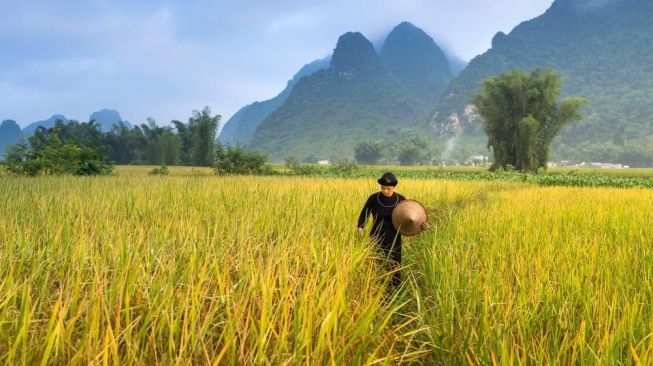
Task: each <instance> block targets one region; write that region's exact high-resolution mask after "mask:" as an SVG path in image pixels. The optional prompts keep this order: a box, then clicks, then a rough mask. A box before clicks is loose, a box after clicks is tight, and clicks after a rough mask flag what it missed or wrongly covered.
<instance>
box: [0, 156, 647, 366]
mask: <svg viewBox="0 0 653 366" xmlns="http://www.w3.org/2000/svg"><path fill="white" fill-rule="evenodd" d="M191 169H192V168H182V169H178V168H171V169H170V170H171V174H170V176H163V177H161V176H147V172H148V171H149V169H148V167H130V168H127V169H125V168H122V167H120V169H119V170H118V175H116V176H108V177H38V178H16V177H0V363H3V364H73V365H78V364H138V365H141V364H143V365H146V364H147V365H149V364H216V365H217V364H227V365H231V364H234V365H235V364H270V365H278V364H334V365H342V364H392V365H394V364H414V363H418V364H447V365H449V364H499V363H502V364H510V363H513V364H520V363H521V364H533V363H559V364H569V363H580V364H614V363H624V364H638V363H642V364H647V363H651V362H653V358H651V357H652V354H653V351H652V350H653V339H652V338H651V329H652V328H653V327H652V325H653V308H652V307H651V303H650V302H651V295H652V288H651V277H652V275H653V253H652V251H651V249H650V246H651V243H652V242H653V228H652V226H651V225H650V223H651V222H653V214H652V213H651V211H653V210H651V209H650V208H651V205H652V204H653V192H651V191H649V190H647V189H638V188H635V189H615V188H610V189H607V188H600V189H599V188H567V187H539V186H536V185H533V184H525V183H518V182H506V181H457V180H427V179H412V178H411V179H404V178H403V177H402V176H401V175H400V180H401V183H400V186H399V187H398V188H399V191H400V192H401V193H402V194H404V195H405V196H407V197H409V198H415V199H417V200H419V201H420V202H422V203H423V204H425V206H427V208H428V210H429V212H430V214H431V224H432V225H433V227H434V229H433V230H432V231H429V232H425V233H423V234H422V235H420V236H418V237H416V238H409V239H407V240H405V241H404V254H405V255H404V258H405V259H404V262H403V265H404V268H403V269H402V272H403V274H404V278H405V284H404V288H403V289H402V290H401V291H400V292H398V293H389V292H388V291H387V290H386V286H385V282H386V280H387V278H388V273H386V272H384V270H383V266H381V265H380V263H379V262H380V260H379V258H378V255H377V254H376V252H375V250H374V248H373V246H372V245H371V243H370V241H369V239H368V238H367V237H359V236H357V235H356V232H355V230H354V229H355V223H356V219H357V216H358V212H359V210H360V207H361V205H362V204H363V202H364V200H365V199H366V197H367V196H368V195H369V194H370V193H372V192H373V191H375V190H377V189H378V187H377V186H376V184H375V181H374V180H372V179H367V178H359V179H354V178H339V179H333V178H324V177H316V178H309V177H287V176H280V177H238V176H231V177H218V176H213V175H211V173H210V170H206V171H203V170H191Z"/></svg>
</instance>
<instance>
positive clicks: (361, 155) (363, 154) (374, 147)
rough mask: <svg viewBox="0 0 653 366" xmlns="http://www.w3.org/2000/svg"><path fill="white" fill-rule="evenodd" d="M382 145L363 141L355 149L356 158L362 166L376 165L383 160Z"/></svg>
mask: <svg viewBox="0 0 653 366" xmlns="http://www.w3.org/2000/svg"><path fill="white" fill-rule="evenodd" d="M381 148H382V145H381V143H378V142H372V141H363V142H361V143H360V144H358V145H356V146H355V147H354V158H355V159H356V161H358V162H359V163H362V164H376V163H378V162H379V160H381Z"/></svg>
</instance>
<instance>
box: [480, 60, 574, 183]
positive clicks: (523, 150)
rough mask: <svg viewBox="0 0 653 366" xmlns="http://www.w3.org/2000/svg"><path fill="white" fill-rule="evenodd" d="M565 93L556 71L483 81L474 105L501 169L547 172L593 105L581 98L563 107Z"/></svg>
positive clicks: (515, 73) (518, 73) (517, 73)
mask: <svg viewBox="0 0 653 366" xmlns="http://www.w3.org/2000/svg"><path fill="white" fill-rule="evenodd" d="M561 87H562V79H561V77H560V76H559V75H558V74H557V73H555V72H553V71H552V70H551V69H549V70H547V71H545V72H542V71H541V70H540V69H535V70H534V71H532V72H531V73H530V75H527V74H526V73H524V72H523V71H522V70H519V69H518V70H514V71H511V72H506V73H503V74H501V75H499V76H492V77H489V78H487V79H485V80H483V86H482V87H481V90H480V91H479V92H478V93H477V94H476V95H475V96H474V104H475V105H476V108H477V109H478V113H479V114H480V115H481V116H482V117H483V119H484V123H485V124H484V128H485V132H486V134H487V136H488V147H489V148H492V151H493V153H494V160H495V164H497V165H499V166H502V167H504V168H505V167H506V166H507V165H508V164H510V165H513V166H514V167H515V168H516V169H517V170H520V171H529V172H536V171H537V169H538V168H546V166H547V162H548V158H549V150H550V146H551V143H552V142H553V139H554V138H555V137H556V136H557V135H558V133H560V131H561V130H562V128H563V127H565V126H566V125H567V124H569V123H570V122H572V121H575V120H578V119H580V113H579V109H580V107H582V106H583V105H585V104H586V103H587V100H586V99H584V98H578V97H572V98H568V99H565V100H563V101H562V102H560V103H558V101H557V99H558V96H559V94H560V89H561Z"/></svg>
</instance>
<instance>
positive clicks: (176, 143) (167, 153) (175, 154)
mask: <svg viewBox="0 0 653 366" xmlns="http://www.w3.org/2000/svg"><path fill="white" fill-rule="evenodd" d="M157 143H158V145H159V150H160V151H161V163H163V164H167V165H177V162H178V161H179V155H180V152H181V138H180V137H179V136H178V135H176V134H175V133H174V132H172V130H171V129H167V130H166V131H165V132H164V133H163V134H161V135H160V136H159V137H158V139H157Z"/></svg>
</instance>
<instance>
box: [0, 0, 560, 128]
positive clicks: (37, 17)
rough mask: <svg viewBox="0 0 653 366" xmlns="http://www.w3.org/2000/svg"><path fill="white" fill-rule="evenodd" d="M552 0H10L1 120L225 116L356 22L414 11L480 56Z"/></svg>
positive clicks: (2, 19)
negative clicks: (103, 113)
mask: <svg viewBox="0 0 653 366" xmlns="http://www.w3.org/2000/svg"><path fill="white" fill-rule="evenodd" d="M551 3H552V0H491V1H490V0H432V1H426V0H423V1H422V0H376V1H371V0H364V1H345V0H334V1H321V2H316V1H299V0H289V1H264V0H241V1H237V0H224V1H208V0H198V1H162V0H145V1H126V0H119V1H116V0H112V1H109V0H87V1H65V0H61V1H51V0H50V1H45V0H0V120H3V119H14V120H16V121H18V123H19V124H21V125H22V126H25V125H27V124H28V123H30V122H33V121H36V120H41V119H46V118H48V117H50V116H51V115H52V114H56V113H61V114H64V115H65V116H66V117H68V118H73V119H78V120H83V121H85V120H87V119H88V116H89V115H90V114H91V113H92V112H93V111H96V110H98V109H101V108H104V107H108V108H115V109H117V110H118V111H119V112H120V113H121V115H122V117H123V118H124V119H127V120H129V121H131V122H132V123H142V122H144V121H145V119H146V118H147V117H153V118H155V119H156V120H157V121H159V123H162V124H166V123H168V122H169V121H170V120H172V119H179V120H183V121H186V120H187V118H188V116H189V115H190V113H191V111H192V110H193V109H200V108H202V107H203V106H205V105H209V106H211V108H212V110H213V112H214V113H217V114H221V115H222V116H223V119H222V122H223V123H224V122H226V121H227V119H228V118H229V117H230V116H231V115H232V114H233V113H235V112H236V111H237V110H238V109H239V108H240V107H242V106H243V105H245V104H249V103H251V102H253V101H256V100H264V99H268V98H270V97H273V96H274V95H276V94H277V93H278V92H280V91H281V90H282V89H283V88H284V87H285V84H286V82H287V81H288V79H290V77H292V75H293V74H294V73H295V72H296V71H298V70H299V68H300V67H301V66H302V65H304V64H306V63H308V62H310V61H312V60H315V59H318V58H322V57H324V56H326V55H328V54H330V53H331V52H332V51H333V48H334V47H335V44H336V41H337V39H338V36H339V35H341V34H342V33H345V32H347V31H360V32H362V33H363V34H364V35H365V36H366V37H367V38H369V39H370V40H372V41H373V42H377V41H379V40H381V39H383V37H384V36H385V34H387V32H388V31H389V30H390V29H391V28H392V27H393V26H394V25H396V24H398V23H399V22H401V21H404V20H407V21H410V22H412V23H413V24H415V25H416V26H418V27H420V28H422V29H424V30H425V31H426V32H427V33H428V34H429V35H431V36H432V37H433V38H434V39H435V40H436V42H438V43H439V44H440V46H442V47H443V48H445V49H448V50H449V51H451V52H452V53H454V54H456V55H458V56H459V57H461V58H463V59H465V60H469V59H471V58H473V57H474V56H476V55H478V54H480V53H482V52H484V51H486V50H487V49H488V48H489V47H490V41H491V39H492V37H493V36H494V34H495V33H496V32H498V31H504V32H506V33H507V32H509V31H510V30H511V29H512V28H514V27H515V26H516V25H517V24H519V23H520V22H522V21H524V20H528V19H531V18H534V17H536V16H538V15H540V14H541V13H543V12H544V11H545V10H546V9H547V8H548V7H549V6H550V5H551Z"/></svg>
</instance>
